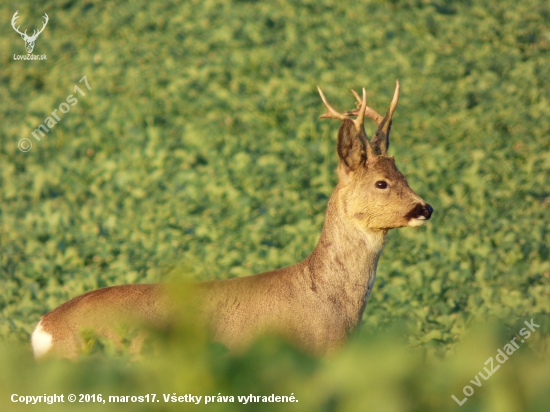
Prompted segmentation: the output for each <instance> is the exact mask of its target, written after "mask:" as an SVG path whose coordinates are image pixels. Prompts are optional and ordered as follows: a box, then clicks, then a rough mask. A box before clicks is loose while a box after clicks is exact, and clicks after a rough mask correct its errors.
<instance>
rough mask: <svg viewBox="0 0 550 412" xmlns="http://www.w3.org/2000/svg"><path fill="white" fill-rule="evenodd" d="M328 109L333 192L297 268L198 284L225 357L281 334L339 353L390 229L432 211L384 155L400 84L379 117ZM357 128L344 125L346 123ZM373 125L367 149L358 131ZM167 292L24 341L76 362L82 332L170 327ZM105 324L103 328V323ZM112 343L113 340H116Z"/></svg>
mask: <svg viewBox="0 0 550 412" xmlns="http://www.w3.org/2000/svg"><path fill="white" fill-rule="evenodd" d="M319 94H320V95H321V98H322V100H323V102H324V104H325V106H326V107H327V112H326V113H325V114H323V115H322V116H321V118H333V119H338V120H341V121H342V124H341V126H340V129H339V131H338V144H337V152H338V156H339V158H340V161H339V164H338V169H337V173H338V178H339V181H338V184H337V186H336V188H335V189H334V192H333V193H332V196H331V198H330V200H329V202H328V207H327V212H326V219H325V223H324V226H323V231H322V233H321V238H320V240H319V243H318V244H317V246H316V248H315V250H313V252H312V253H311V255H310V256H309V257H307V258H306V259H305V260H304V261H302V262H300V263H297V264H295V265H293V266H289V267H286V268H282V269H277V270H273V271H271V272H266V273H261V274H258V275H254V276H248V277H242V278H234V279H228V280H214V281H209V282H201V283H197V284H195V286H194V289H193V297H192V299H191V301H192V306H193V307H197V308H198V309H197V311H198V315H199V319H200V320H201V322H204V323H205V324H206V325H208V326H209V327H210V331H211V332H212V335H213V336H212V337H213V340H215V341H218V342H221V343H222V344H224V345H226V346H227V347H228V348H229V349H231V350H237V349H240V348H243V347H246V345H247V343H249V342H250V341H251V340H252V339H253V338H254V337H255V336H257V335H258V334H259V333H261V332H263V331H275V332H277V333H280V334H282V335H284V336H286V337H287V338H289V339H290V340H291V341H292V342H294V343H295V344H296V345H297V346H299V347H301V348H303V349H305V350H307V351H309V352H311V353H313V354H317V355H322V354H325V353H327V352H332V351H334V350H335V349H337V348H338V347H340V346H341V345H342V344H343V343H344V341H345V340H346V337H347V335H348V333H349V332H350V331H352V330H353V329H354V328H355V327H356V326H357V324H358V323H359V321H360V320H361V316H362V314H363V311H364V309H365V305H366V303H367V300H368V298H369V295H370V293H371V290H372V287H373V283H374V279H375V276H376V266H377V264H378V259H379V257H380V254H381V253H382V248H383V246H384V242H385V240H386V234H387V232H388V230H389V229H393V228H398V227H404V226H413V227H415V226H421V225H422V224H423V223H424V222H425V221H426V220H427V219H430V217H431V215H432V212H433V209H432V207H431V206H430V205H428V204H427V203H426V202H425V201H424V200H422V199H421V198H420V197H419V196H418V195H417V194H416V193H415V192H413V191H412V189H411V188H410V187H409V185H408V184H407V180H406V179H405V177H404V176H403V175H402V174H401V172H399V170H397V168H396V166H395V161H394V158H393V156H392V157H389V156H388V155H387V150H388V146H389V136H390V128H391V125H392V115H393V113H394V110H395V108H396V106H397V101H398V98H399V82H396V88H395V93H394V95H393V99H392V101H391V104H390V107H389V109H388V111H387V112H386V115H385V116H384V117H382V116H380V115H379V114H378V113H376V112H375V111H374V110H373V109H372V108H370V107H369V106H367V102H366V94H365V89H363V97H362V99H361V98H360V97H359V96H358V95H357V93H355V92H354V91H353V94H354V95H355V97H356V99H357V100H358V103H357V104H356V105H357V107H358V108H356V109H354V110H350V111H347V112H344V113H339V112H337V111H336V110H334V109H333V108H332V107H331V106H330V104H329V103H328V102H327V100H326V98H325V96H324V94H323V92H322V91H321V89H320V88H319ZM352 116H353V117H355V116H356V118H355V119H354V120H353V119H351V118H350V117H352ZM365 116H366V117H368V118H371V119H373V120H374V121H375V122H376V124H377V125H378V129H377V131H376V133H375V134H374V137H373V138H372V140H371V141H369V140H367V136H366V134H365V130H364V127H363V121H364V118H365ZM173 307H174V306H173V303H172V302H171V299H170V298H169V293H168V290H167V287H166V286H162V285H122V286H112V287H107V288H103V289H99V290H95V291H92V292H88V293H86V294H84V295H81V296H78V297H76V298H74V299H72V300H70V301H69V302H67V303H65V304H63V305H61V306H59V307H58V308H57V309H55V310H53V311H51V312H50V313H48V314H46V315H44V316H43V317H42V319H41V320H40V322H39V323H38V325H37V326H36V329H35V330H34V332H33V334H32V338H31V340H32V346H33V349H34V353H35V356H37V357H39V356H42V355H44V354H45V353H46V352H56V353H58V354H60V355H62V356H64V357H68V358H73V357H76V356H77V354H78V353H79V350H80V349H81V346H82V340H81V338H80V336H79V332H80V331H81V329H82V328H93V329H94V330H95V331H96V333H98V334H101V335H103V336H106V337H108V338H109V339H113V340H115V341H117V339H119V338H118V337H117V335H116V333H115V332H114V328H113V325H112V324H111V323H110V321H116V320H117V319H119V318H122V317H125V316H134V317H136V318H138V319H140V320H142V321H145V322H151V323H153V324H155V323H156V324H158V323H159V322H160V323H163V322H166V321H167V320H168V319H169V318H170V316H171V315H170V314H171V310H172V309H173ZM108 319H109V321H108ZM119 342H120V340H119Z"/></svg>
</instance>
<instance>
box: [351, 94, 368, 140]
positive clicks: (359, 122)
mask: <svg viewBox="0 0 550 412" xmlns="http://www.w3.org/2000/svg"><path fill="white" fill-rule="evenodd" d="M356 94H357V93H354V95H356ZM355 97H356V98H357V97H359V96H357V95H356V96H355ZM366 107H367V92H366V91H365V88H364V87H363V98H362V99H361V108H360V109H359V113H358V114H357V118H356V119H355V120H354V122H353V123H355V130H357V132H358V133H360V132H361V130H363V123H364V121H365V108H366Z"/></svg>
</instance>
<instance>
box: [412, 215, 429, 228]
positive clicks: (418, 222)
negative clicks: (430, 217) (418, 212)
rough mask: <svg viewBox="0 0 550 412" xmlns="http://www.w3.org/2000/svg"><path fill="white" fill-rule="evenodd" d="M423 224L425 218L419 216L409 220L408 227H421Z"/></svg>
mask: <svg viewBox="0 0 550 412" xmlns="http://www.w3.org/2000/svg"><path fill="white" fill-rule="evenodd" d="M424 223H426V218H425V217H424V216H419V217H418V218H414V219H411V220H409V226H410V227H418V226H422V225H423V224H424Z"/></svg>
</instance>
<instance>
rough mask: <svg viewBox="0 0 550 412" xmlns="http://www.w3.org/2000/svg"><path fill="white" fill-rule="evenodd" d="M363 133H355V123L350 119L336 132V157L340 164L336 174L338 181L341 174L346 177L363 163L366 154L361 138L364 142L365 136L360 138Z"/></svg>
mask: <svg viewBox="0 0 550 412" xmlns="http://www.w3.org/2000/svg"><path fill="white" fill-rule="evenodd" d="M364 133H365V132H364V131H363V130H361V131H360V132H359V133H358V132H357V128H356V126H355V123H354V122H353V120H351V119H344V121H343V122H342V125H341V126H340V129H339V130H338V146H337V151H338V156H339V157H340V164H339V165H338V174H339V175H340V179H342V177H343V176H341V175H342V173H344V174H345V175H348V174H349V172H352V171H354V170H356V169H357V168H359V167H360V166H361V165H363V164H364V163H365V160H366V153H365V148H364V144H363V142H362V140H363V139H362V138H364V140H366V137H365V136H362V135H361V136H360V134H364Z"/></svg>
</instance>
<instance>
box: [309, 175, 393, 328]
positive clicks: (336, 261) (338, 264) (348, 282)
mask: <svg viewBox="0 0 550 412" xmlns="http://www.w3.org/2000/svg"><path fill="white" fill-rule="evenodd" d="M345 207H346V204H345V202H344V200H343V198H342V195H341V188H340V187H339V186H337V187H336V188H335V189H334V192H333V194H332V196H331V198H330V200H329V203H328V207H327V213H326V218H325V224H324V226H323V231H322V233H321V238H320V239H319V243H318V244H317V246H316V248H315V250H314V251H313V253H312V254H311V255H310V256H309V257H308V258H307V259H306V260H305V261H304V263H305V264H306V266H307V267H308V269H309V270H307V271H306V273H308V275H309V277H310V281H311V282H312V283H311V286H310V287H311V289H312V290H313V291H314V292H316V293H318V294H319V296H321V297H326V298H327V299H328V301H329V302H332V304H334V305H335V306H337V307H338V310H339V311H340V315H343V316H345V317H346V318H347V323H348V327H349V328H353V327H354V326H355V325H356V324H357V323H358V322H359V320H360V319H361V316H362V314H363V311H364V309H365V305H366V303H367V300H368V298H369V295H370V292H371V290H372V287H373V284H374V280H375V277H376V267H377V265H378V259H379V257H380V255H381V253H382V249H383V248H384V243H385V241H386V234H387V231H385V230H384V231H380V230H378V231H373V230H365V229H364V228H360V227H359V226H358V224H357V222H356V221H354V220H353V219H350V218H349V217H347V216H346V210H345Z"/></svg>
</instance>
